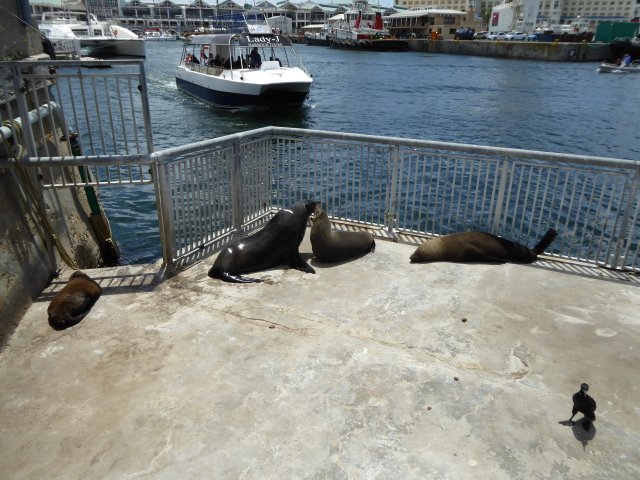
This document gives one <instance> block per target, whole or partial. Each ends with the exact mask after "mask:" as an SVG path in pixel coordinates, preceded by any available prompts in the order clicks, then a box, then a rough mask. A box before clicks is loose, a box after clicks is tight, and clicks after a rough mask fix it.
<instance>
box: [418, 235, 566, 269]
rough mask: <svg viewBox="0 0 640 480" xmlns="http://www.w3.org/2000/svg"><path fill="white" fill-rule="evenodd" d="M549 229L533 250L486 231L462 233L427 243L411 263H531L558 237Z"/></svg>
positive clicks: (419, 248) (434, 239)
mask: <svg viewBox="0 0 640 480" xmlns="http://www.w3.org/2000/svg"><path fill="white" fill-rule="evenodd" d="M557 234H558V232H556V231H555V230H554V229H553V228H550V229H549V230H547V233H545V234H544V237H542V239H541V240H540V241H539V242H538V244H537V245H536V246H535V247H533V248H529V247H527V246H525V245H521V244H519V243H516V242H512V241H511V240H507V239H504V238H500V237H497V236H496V235H492V234H490V233H485V232H462V233H452V234H450V235H443V236H441V237H437V238H433V239H431V240H427V241H426V242H425V243H423V244H422V245H420V246H419V247H418V248H417V249H416V251H415V252H414V253H413V255H411V263H421V262H462V263H464V262H491V263H505V262H513V263H531V262H533V261H535V260H536V259H537V258H538V255H540V254H541V253H542V252H544V251H545V249H546V248H547V247H548V246H549V245H550V244H551V242H553V240H554V239H555V238H556V235H557Z"/></svg>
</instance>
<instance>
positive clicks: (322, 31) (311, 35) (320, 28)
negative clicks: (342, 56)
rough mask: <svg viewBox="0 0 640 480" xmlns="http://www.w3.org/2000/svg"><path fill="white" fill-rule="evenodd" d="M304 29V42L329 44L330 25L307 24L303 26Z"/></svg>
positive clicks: (308, 43) (321, 44)
mask: <svg viewBox="0 0 640 480" xmlns="http://www.w3.org/2000/svg"><path fill="white" fill-rule="evenodd" d="M302 30H303V31H304V43H306V44H307V45H320V46H324V47H326V46H329V39H328V38H327V35H328V34H329V26H328V25H325V24H324V23H322V24H314V25H306V26H304V27H302Z"/></svg>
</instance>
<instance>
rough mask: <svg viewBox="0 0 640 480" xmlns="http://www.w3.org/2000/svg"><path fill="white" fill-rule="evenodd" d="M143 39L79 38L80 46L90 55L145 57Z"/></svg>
mask: <svg viewBox="0 0 640 480" xmlns="http://www.w3.org/2000/svg"><path fill="white" fill-rule="evenodd" d="M144 42H145V41H144V40H143V39H141V38H139V39H129V38H123V39H112V38H104V39H99V38H86V39H84V38H81V39H80V46H81V47H82V48H84V49H86V50H87V53H88V54H89V55H90V56H92V57H102V56H118V57H146V51H145V43H144Z"/></svg>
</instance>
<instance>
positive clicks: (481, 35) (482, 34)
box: [473, 32, 489, 40]
mask: <svg viewBox="0 0 640 480" xmlns="http://www.w3.org/2000/svg"><path fill="white" fill-rule="evenodd" d="M487 35H489V32H476V33H475V34H474V35H473V39H474V40H484V39H486V38H487Z"/></svg>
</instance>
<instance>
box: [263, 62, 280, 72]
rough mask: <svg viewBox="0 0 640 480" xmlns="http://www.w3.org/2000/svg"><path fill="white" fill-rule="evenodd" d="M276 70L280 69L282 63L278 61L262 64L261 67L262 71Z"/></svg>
mask: <svg viewBox="0 0 640 480" xmlns="http://www.w3.org/2000/svg"><path fill="white" fill-rule="evenodd" d="M275 68H280V62H278V61H277V60H269V61H267V62H262V65H260V70H273V69H275Z"/></svg>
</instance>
